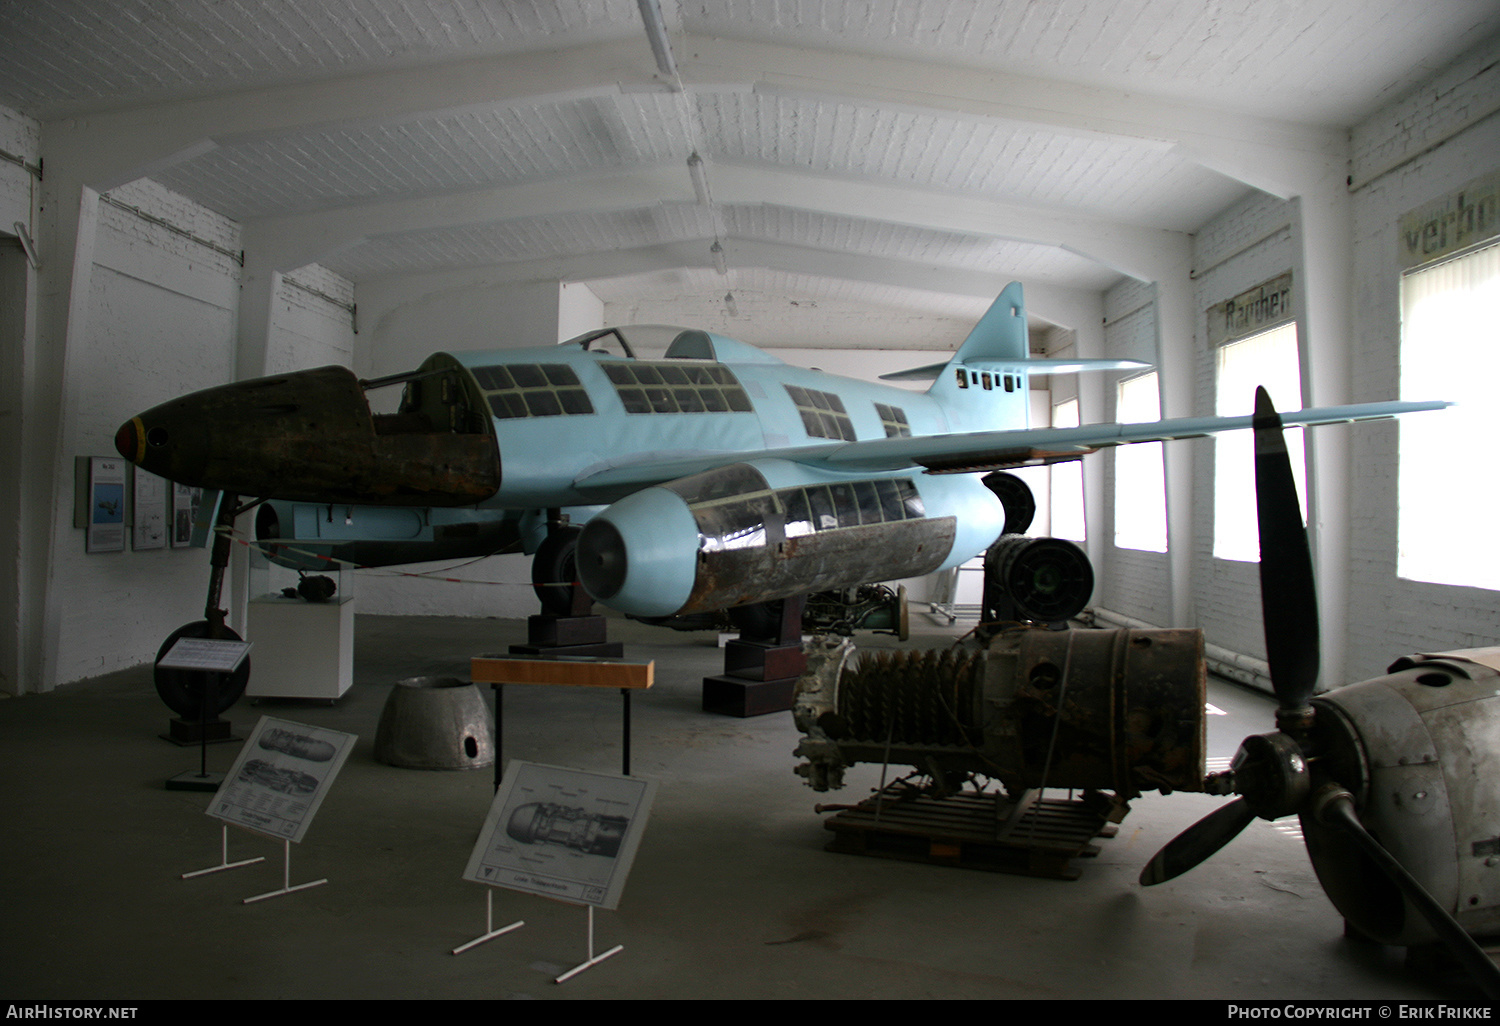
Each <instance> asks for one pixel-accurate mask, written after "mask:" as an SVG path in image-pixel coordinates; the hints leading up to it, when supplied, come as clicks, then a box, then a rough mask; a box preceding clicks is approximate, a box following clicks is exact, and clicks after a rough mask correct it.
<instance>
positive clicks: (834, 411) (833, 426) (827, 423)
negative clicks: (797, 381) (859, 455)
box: [786, 385, 854, 442]
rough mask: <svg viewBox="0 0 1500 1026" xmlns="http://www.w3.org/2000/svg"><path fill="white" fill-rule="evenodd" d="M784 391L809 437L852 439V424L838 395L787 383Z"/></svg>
mask: <svg viewBox="0 0 1500 1026" xmlns="http://www.w3.org/2000/svg"><path fill="white" fill-rule="evenodd" d="M786 391H787V395H789V396H791V397H792V402H793V403H795V404H796V406H797V412H798V413H799V414H801V415H802V426H803V427H804V428H806V429H807V436H808V437H809V438H832V439H835V440H842V441H845V442H852V441H854V425H853V424H852V423H851V422H850V420H849V413H848V411H847V410H845V409H844V401H843V400H842V399H840V398H839V397H838V396H836V395H834V394H833V393H832V392H819V391H817V390H816V389H812V388H801V387H799V386H797V385H787V386H786Z"/></svg>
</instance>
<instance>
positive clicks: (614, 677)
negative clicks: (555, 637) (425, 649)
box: [469, 655, 656, 688]
mask: <svg viewBox="0 0 1500 1026" xmlns="http://www.w3.org/2000/svg"><path fill="white" fill-rule="evenodd" d="M469 667H470V669H469V675H470V676H471V677H472V678H473V679H474V680H475V681H476V682H483V683H487V684H562V685H568V686H572V687H586V688H649V687H650V686H651V685H652V684H653V683H655V680H656V663H655V661H654V660H653V661H652V662H646V663H626V662H616V661H614V660H608V659H518V658H512V657H509V656H494V655H490V656H475V657H474V658H473V659H471V660H470V661H469Z"/></svg>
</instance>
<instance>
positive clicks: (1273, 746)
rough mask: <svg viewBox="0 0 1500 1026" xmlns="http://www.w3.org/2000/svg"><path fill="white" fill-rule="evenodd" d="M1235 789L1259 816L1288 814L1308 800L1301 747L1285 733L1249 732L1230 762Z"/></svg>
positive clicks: (1306, 776)
mask: <svg viewBox="0 0 1500 1026" xmlns="http://www.w3.org/2000/svg"><path fill="white" fill-rule="evenodd" d="M1230 772H1232V773H1233V774H1234V785H1235V790H1236V791H1238V792H1239V793H1240V794H1241V795H1243V796H1244V798H1245V801H1246V802H1248V803H1249V805H1250V807H1251V809H1253V810H1254V811H1255V814H1256V815H1257V816H1259V817H1260V818H1261V819H1280V818H1281V817H1282V816H1290V815H1291V814H1292V813H1294V812H1296V811H1297V810H1298V809H1299V808H1301V806H1302V804H1303V802H1304V801H1306V800H1307V794H1308V790H1309V788H1310V786H1311V785H1310V778H1309V774H1308V768H1307V758H1306V757H1305V756H1304V755H1303V753H1302V746H1301V745H1300V744H1298V743H1297V741H1296V739H1295V738H1293V737H1291V736H1290V735H1288V734H1283V733H1281V732H1280V731H1276V732H1274V733H1271V734H1252V735H1251V736H1249V737H1247V738H1245V740H1244V741H1243V742H1241V743H1240V750H1239V751H1238V752H1236V753H1235V756H1234V761H1233V762H1232V763H1231V764H1230Z"/></svg>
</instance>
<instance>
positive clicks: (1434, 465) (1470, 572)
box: [1396, 243, 1500, 590]
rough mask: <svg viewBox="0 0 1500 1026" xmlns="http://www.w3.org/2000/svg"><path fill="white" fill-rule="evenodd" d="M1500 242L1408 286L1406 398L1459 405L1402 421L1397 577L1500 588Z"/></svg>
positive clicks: (1415, 277)
mask: <svg viewBox="0 0 1500 1026" xmlns="http://www.w3.org/2000/svg"><path fill="white" fill-rule="evenodd" d="M1497 304H1500V244H1495V243H1492V244H1490V245H1489V246H1486V247H1485V248H1483V249H1480V250H1478V251H1477V252H1473V253H1469V254H1467V255H1466V256H1461V257H1456V258H1454V259H1452V260H1447V261H1444V262H1442V263H1439V264H1436V265H1434V266H1432V267H1429V268H1425V269H1422V270H1418V271H1414V272H1412V273H1411V274H1408V275H1406V277H1404V278H1403V279H1402V280H1401V398H1402V399H1411V400H1427V399H1444V400H1447V401H1449V402H1452V403H1455V404H1456V405H1455V406H1454V407H1453V408H1452V409H1448V410H1443V411H1441V412H1438V413H1418V414H1413V415H1412V416H1409V417H1402V418H1401V421H1400V425H1401V426H1400V428H1399V430H1400V432H1401V443H1400V453H1401V455H1400V472H1399V483H1398V495H1399V497H1400V498H1399V507H1398V513H1397V525H1398V526H1397V539H1396V544H1397V555H1396V572H1397V573H1398V574H1399V575H1400V576H1402V577H1406V578H1410V579H1412V580H1418V581H1431V582H1433V583H1436V584H1457V585H1465V586H1468V587H1475V588H1489V589H1492V590H1500V547H1497V546H1496V545H1495V544H1494V541H1493V538H1492V537H1491V536H1492V534H1493V532H1494V518H1495V514H1494V503H1493V501H1492V490H1493V485H1492V484H1491V481H1490V479H1491V477H1492V474H1491V472H1490V471H1489V469H1488V468H1487V467H1486V466H1485V463H1486V461H1485V459H1484V458H1483V456H1480V457H1477V458H1476V456H1475V453H1476V452H1477V451H1479V452H1482V448H1476V447H1483V446H1486V445H1489V444H1491V443H1492V441H1493V439H1494V437H1495V423H1496V415H1495V395H1494V392H1495V382H1496V381H1500V342H1497V339H1496V330H1495V310H1496V308H1497Z"/></svg>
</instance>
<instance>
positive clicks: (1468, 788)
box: [1302, 648, 1500, 945]
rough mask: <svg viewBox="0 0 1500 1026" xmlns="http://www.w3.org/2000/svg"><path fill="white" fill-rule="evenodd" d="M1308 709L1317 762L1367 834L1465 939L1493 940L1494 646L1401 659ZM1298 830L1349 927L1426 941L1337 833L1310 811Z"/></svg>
mask: <svg viewBox="0 0 1500 1026" xmlns="http://www.w3.org/2000/svg"><path fill="white" fill-rule="evenodd" d="M1312 704H1313V706H1314V708H1316V709H1317V711H1318V730H1319V733H1320V734H1324V737H1323V738H1322V739H1321V747H1322V748H1323V750H1324V751H1325V753H1326V754H1325V755H1324V756H1323V759H1324V761H1326V762H1329V763H1330V766H1331V770H1332V772H1333V773H1334V774H1335V775H1336V779H1338V780H1339V782H1340V783H1342V784H1344V786H1345V787H1347V788H1348V789H1349V791H1350V792H1351V793H1352V794H1353V795H1354V798H1355V804H1356V805H1357V806H1358V808H1359V816H1360V819H1361V820H1362V821H1363V823H1364V825H1365V828H1366V829H1367V830H1368V831H1369V832H1370V833H1371V834H1373V835H1374V836H1375V837H1376V839H1377V840H1379V841H1380V843H1381V844H1382V845H1384V847H1385V848H1386V850H1387V851H1389V852H1390V853H1391V854H1392V855H1393V856H1395V857H1396V860H1397V861H1399V862H1400V863H1401V864H1402V865H1403V866H1405V867H1406V870H1407V872H1409V873H1411V875H1412V876H1413V877H1415V878H1416V879H1417V881H1418V882H1419V883H1420V884H1421V885H1422V886H1423V887H1424V888H1425V889H1426V891H1427V893H1428V894H1430V895H1431V896H1432V897H1433V898H1434V899H1435V900H1436V901H1437V903H1438V904H1439V905H1441V906H1442V907H1443V908H1444V909H1446V910H1448V911H1450V912H1451V913H1452V914H1453V916H1454V918H1455V919H1457V920H1458V923H1459V925H1460V926H1461V927H1463V929H1464V930H1465V931H1466V932H1467V933H1470V934H1472V935H1475V936H1489V935H1495V934H1500V787H1497V785H1496V781H1500V649H1493V648H1492V649H1476V650H1469V651H1463V652H1446V653H1443V654H1441V655H1425V656H1408V657H1406V658H1404V659H1400V660H1398V661H1397V662H1396V663H1395V664H1394V665H1392V666H1391V673H1390V675H1389V676H1385V677H1378V678H1376V679H1374V680H1367V681H1363V682H1361V683H1359V684H1350V685H1349V686H1347V687H1342V688H1339V689H1337V690H1335V691H1330V692H1328V693H1326V694H1322V695H1319V696H1317V697H1316V698H1314V699H1313V700H1312ZM1329 713H1332V714H1333V715H1329ZM1302 830H1303V835H1304V836H1305V838H1306V840H1307V850H1308V853H1309V854H1310V855H1311V857H1312V862H1313V868H1314V869H1316V870H1317V874H1318V880H1319V882H1321V883H1322V885H1323V889H1324V891H1326V892H1327V893H1328V897H1329V899H1330V900H1331V901H1332V902H1333V904H1334V907H1336V908H1337V909H1338V910H1339V912H1340V913H1341V914H1342V915H1343V916H1344V918H1345V919H1346V920H1348V921H1349V922H1350V923H1351V924H1352V925H1353V926H1354V927H1355V928H1356V929H1358V930H1359V931H1360V932H1361V933H1363V934H1365V935H1366V936H1367V937H1370V938H1371V939H1372V940H1376V941H1380V942H1381V943H1384V944H1399V945H1411V944H1419V943H1424V942H1427V941H1430V940H1432V939H1433V938H1434V934H1433V931H1432V929H1431V928H1430V927H1429V926H1428V923H1427V920H1426V919H1424V918H1423V917H1422V916H1421V915H1420V914H1418V913H1417V912H1416V911H1415V910H1414V909H1413V907H1412V906H1411V904H1410V902H1409V901H1408V900H1406V899H1405V898H1404V897H1403V896H1402V894H1401V892H1400V891H1399V890H1398V889H1397V888H1396V887H1395V886H1393V885H1392V884H1391V883H1390V882H1389V881H1388V880H1387V878H1386V877H1385V875H1384V874H1382V873H1381V872H1380V870H1379V869H1378V868H1376V867H1375V865H1374V864H1373V863H1372V862H1371V861H1370V858H1369V856H1367V855H1366V854H1365V853H1364V852H1363V850H1362V849H1360V847H1359V846H1358V845H1357V844H1355V843H1353V842H1352V841H1351V840H1350V839H1349V835H1348V834H1347V833H1346V832H1344V831H1341V830H1336V829H1332V828H1330V827H1326V826H1323V825H1322V824H1321V823H1320V822H1319V821H1318V820H1317V819H1316V818H1315V817H1313V816H1309V815H1304V816H1303V817H1302Z"/></svg>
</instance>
